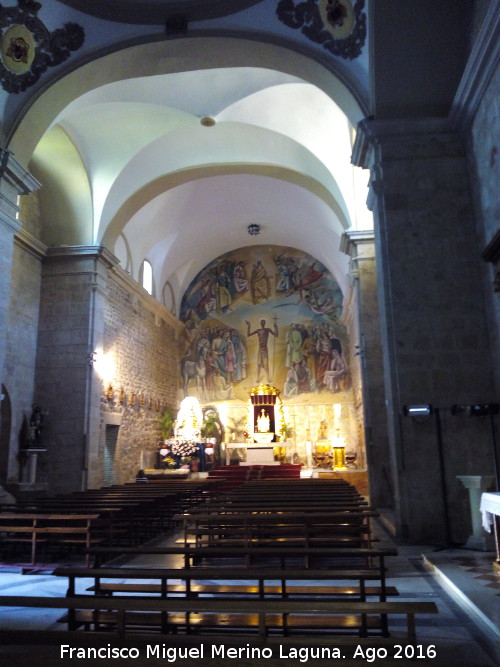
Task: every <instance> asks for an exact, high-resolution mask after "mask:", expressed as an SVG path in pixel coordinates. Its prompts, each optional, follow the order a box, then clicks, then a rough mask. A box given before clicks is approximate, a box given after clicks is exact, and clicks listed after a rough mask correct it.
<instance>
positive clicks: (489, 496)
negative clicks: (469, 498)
mask: <svg viewBox="0 0 500 667" xmlns="http://www.w3.org/2000/svg"><path fill="white" fill-rule="evenodd" d="M479 511H480V512H481V514H482V517H483V528H484V529H485V530H486V531H487V532H488V533H491V532H492V530H491V527H492V526H493V524H494V518H493V516H494V515H496V516H500V492H495V493H483V494H482V495H481V504H480V506H479Z"/></svg>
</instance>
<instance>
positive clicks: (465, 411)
mask: <svg viewBox="0 0 500 667" xmlns="http://www.w3.org/2000/svg"><path fill="white" fill-rule="evenodd" d="M499 412H500V405H499V404H498V403H475V404H474V405H453V406H452V408H451V414H452V415H464V416H465V417H484V416H485V415H497V414H498V413H499Z"/></svg>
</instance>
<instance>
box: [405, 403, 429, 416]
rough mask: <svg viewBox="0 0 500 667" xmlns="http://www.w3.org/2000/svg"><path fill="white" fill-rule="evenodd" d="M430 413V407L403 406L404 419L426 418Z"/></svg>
mask: <svg viewBox="0 0 500 667" xmlns="http://www.w3.org/2000/svg"><path fill="white" fill-rule="evenodd" d="M432 412H433V410H432V405H403V414H404V416H405V417H428V416H429V415H432Z"/></svg>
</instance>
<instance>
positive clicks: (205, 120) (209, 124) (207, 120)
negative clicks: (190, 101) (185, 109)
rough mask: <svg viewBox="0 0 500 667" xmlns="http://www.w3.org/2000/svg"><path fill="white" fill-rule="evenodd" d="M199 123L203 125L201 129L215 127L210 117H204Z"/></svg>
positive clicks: (213, 120)
mask: <svg viewBox="0 0 500 667" xmlns="http://www.w3.org/2000/svg"><path fill="white" fill-rule="evenodd" d="M200 123H201V124H202V125H203V127H213V126H214V125H215V119H214V118H211V117H210V116H204V117H203V118H202V119H201V120H200Z"/></svg>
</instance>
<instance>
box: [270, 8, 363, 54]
mask: <svg viewBox="0 0 500 667" xmlns="http://www.w3.org/2000/svg"><path fill="white" fill-rule="evenodd" d="M364 6H365V0H356V1H355V2H352V0H280V1H279V2H278V6H277V7H276V14H277V15H278V18H279V19H280V21H282V22H283V23H284V24H285V25H287V26H288V27H290V28H294V29H295V30H298V29H300V30H301V32H302V34H304V35H305V36H306V37H307V38H309V39H310V40H311V41H313V42H316V43H317V44H321V45H322V46H323V47H324V48H325V49H327V50H328V51H330V53H333V55H335V56H340V57H341V58H346V59H348V60H354V58H357V57H358V56H359V54H360V53H361V50H362V48H363V46H364V44H365V40H366V14H365V12H364V11H363V9H364Z"/></svg>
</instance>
